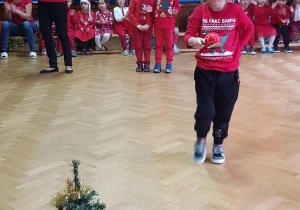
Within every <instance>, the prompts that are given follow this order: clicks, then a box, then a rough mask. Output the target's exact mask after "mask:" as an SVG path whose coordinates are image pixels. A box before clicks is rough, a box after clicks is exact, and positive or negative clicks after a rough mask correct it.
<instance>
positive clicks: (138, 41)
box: [133, 30, 152, 65]
mask: <svg viewBox="0 0 300 210" xmlns="http://www.w3.org/2000/svg"><path fill="white" fill-rule="evenodd" d="M133 38H134V41H135V55H136V59H137V61H136V63H137V64H143V51H144V58H145V62H144V64H148V65H150V55H151V38H152V31H151V30H147V31H139V30H138V31H137V32H135V33H134V34H133Z"/></svg>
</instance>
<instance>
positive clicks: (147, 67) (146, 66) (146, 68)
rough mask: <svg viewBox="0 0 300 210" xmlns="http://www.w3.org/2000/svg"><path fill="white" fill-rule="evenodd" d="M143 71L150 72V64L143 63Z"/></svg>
mask: <svg viewBox="0 0 300 210" xmlns="http://www.w3.org/2000/svg"><path fill="white" fill-rule="evenodd" d="M144 72H150V66H149V65H148V64H144Z"/></svg>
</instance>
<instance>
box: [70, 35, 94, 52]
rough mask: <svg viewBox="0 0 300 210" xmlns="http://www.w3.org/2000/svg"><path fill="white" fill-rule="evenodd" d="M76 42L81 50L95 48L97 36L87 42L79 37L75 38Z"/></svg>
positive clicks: (77, 48)
mask: <svg viewBox="0 0 300 210" xmlns="http://www.w3.org/2000/svg"><path fill="white" fill-rule="evenodd" d="M75 43H76V44H77V47H76V50H78V51H81V50H83V49H85V50H89V49H91V50H93V49H94V47H95V38H92V39H89V40H87V41H86V42H83V41H81V40H80V39H78V38H77V37H76V38H75Z"/></svg>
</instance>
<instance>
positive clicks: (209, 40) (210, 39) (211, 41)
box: [205, 32, 221, 48]
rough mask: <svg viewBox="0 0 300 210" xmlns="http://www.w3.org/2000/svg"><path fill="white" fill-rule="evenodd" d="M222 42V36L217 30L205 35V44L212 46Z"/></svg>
mask: <svg viewBox="0 0 300 210" xmlns="http://www.w3.org/2000/svg"><path fill="white" fill-rule="evenodd" d="M218 43H221V37H220V35H219V34H218V33H216V32H211V33H209V34H207V35H206V37H205V46H206V47H208V48H211V47H212V46H213V45H215V44H218Z"/></svg>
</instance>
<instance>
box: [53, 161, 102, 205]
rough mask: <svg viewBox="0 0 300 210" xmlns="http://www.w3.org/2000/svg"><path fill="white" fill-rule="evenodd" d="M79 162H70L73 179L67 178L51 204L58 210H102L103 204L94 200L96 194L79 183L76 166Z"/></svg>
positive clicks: (90, 188) (88, 187)
mask: <svg viewBox="0 0 300 210" xmlns="http://www.w3.org/2000/svg"><path fill="white" fill-rule="evenodd" d="M79 164H80V161H78V160H72V165H73V175H74V179H73V180H71V179H70V178H67V181H66V188H65V189H64V191H63V193H59V192H58V193H57V194H56V196H55V197H54V198H53V199H52V200H51V204H52V205H53V206H55V207H56V209H58V210H102V209H105V207H106V206H105V204H104V203H100V200H99V199H97V200H95V199H94V196H97V195H98V193H97V192H96V191H95V190H93V189H92V187H90V186H87V185H85V184H84V183H80V181H79V178H78V165H79Z"/></svg>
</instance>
